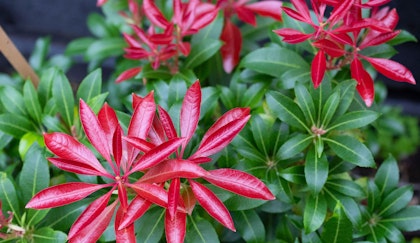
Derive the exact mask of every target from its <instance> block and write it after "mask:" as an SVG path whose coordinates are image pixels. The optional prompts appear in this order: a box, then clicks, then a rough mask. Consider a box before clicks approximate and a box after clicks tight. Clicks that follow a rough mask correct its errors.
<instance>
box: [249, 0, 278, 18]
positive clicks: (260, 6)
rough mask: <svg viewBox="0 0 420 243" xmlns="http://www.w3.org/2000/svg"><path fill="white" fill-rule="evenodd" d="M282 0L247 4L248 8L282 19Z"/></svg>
mask: <svg viewBox="0 0 420 243" xmlns="http://www.w3.org/2000/svg"><path fill="white" fill-rule="evenodd" d="M281 6H282V2H281V1H260V2H255V3H251V4H248V5H246V8H248V9H250V10H252V11H253V12H255V13H257V14H259V15H261V16H266V17H270V18H273V19H275V20H277V21H281V20H282V18H281Z"/></svg>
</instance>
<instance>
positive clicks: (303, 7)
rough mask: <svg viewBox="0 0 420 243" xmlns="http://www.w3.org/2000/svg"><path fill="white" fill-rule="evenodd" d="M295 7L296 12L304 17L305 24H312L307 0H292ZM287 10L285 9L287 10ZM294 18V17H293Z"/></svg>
mask: <svg viewBox="0 0 420 243" xmlns="http://www.w3.org/2000/svg"><path fill="white" fill-rule="evenodd" d="M291 2H292V4H293V6H294V7H295V9H296V11H297V12H298V13H299V15H301V16H302V18H303V20H301V21H303V22H307V23H312V20H311V15H310V13H309V8H308V5H307V4H306V1H305V0H292V1H291ZM285 9H286V8H283V10H285ZM291 17H292V16H291Z"/></svg>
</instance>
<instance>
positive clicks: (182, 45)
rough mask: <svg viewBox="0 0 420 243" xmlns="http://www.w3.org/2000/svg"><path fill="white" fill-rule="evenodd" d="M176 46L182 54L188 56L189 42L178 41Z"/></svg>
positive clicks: (189, 50)
mask: <svg viewBox="0 0 420 243" xmlns="http://www.w3.org/2000/svg"><path fill="white" fill-rule="evenodd" d="M178 47H179V49H180V50H181V52H182V55H184V56H188V55H189V54H190V52H191V44H190V43H189V42H180V43H178Z"/></svg>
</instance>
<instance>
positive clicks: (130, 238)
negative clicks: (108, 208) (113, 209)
mask: <svg viewBox="0 0 420 243" xmlns="http://www.w3.org/2000/svg"><path fill="white" fill-rule="evenodd" d="M125 214H126V213H125V210H124V209H123V208H122V207H119V208H118V210H117V213H116V215H115V222H114V229H115V238H116V241H117V242H127V243H136V235H135V233H134V224H131V225H129V226H127V227H124V228H121V227H120V226H119V225H120V223H121V220H122V219H123V218H124V216H125Z"/></svg>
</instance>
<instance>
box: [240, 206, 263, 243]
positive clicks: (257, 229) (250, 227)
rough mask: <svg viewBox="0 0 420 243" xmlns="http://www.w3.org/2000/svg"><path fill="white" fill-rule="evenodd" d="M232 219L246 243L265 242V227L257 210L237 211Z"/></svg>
mask: <svg viewBox="0 0 420 243" xmlns="http://www.w3.org/2000/svg"><path fill="white" fill-rule="evenodd" d="M232 217H233V220H234V221H235V223H236V228H237V230H238V233H239V234H240V235H241V236H242V238H243V239H244V240H245V241H246V242H265V236H266V231H265V227H264V224H263V221H262V220H261V218H260V216H259V215H258V214H257V213H256V212H255V210H240V211H235V212H233V213H232Z"/></svg>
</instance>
